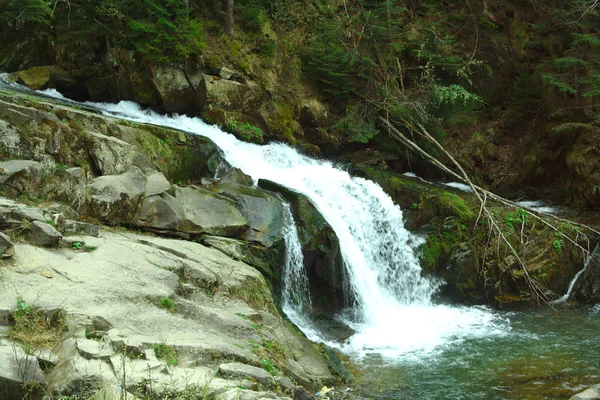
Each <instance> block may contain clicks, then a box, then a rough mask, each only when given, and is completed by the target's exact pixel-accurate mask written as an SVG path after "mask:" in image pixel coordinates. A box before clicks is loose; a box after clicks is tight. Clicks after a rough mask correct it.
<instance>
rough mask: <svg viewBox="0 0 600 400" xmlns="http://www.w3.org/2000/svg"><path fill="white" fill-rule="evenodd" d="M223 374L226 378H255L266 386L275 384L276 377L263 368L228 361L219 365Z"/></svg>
mask: <svg viewBox="0 0 600 400" xmlns="http://www.w3.org/2000/svg"><path fill="white" fill-rule="evenodd" d="M219 372H220V373H221V376H223V377H226V378H238V379H244V378H246V379H253V380H255V381H258V382H260V383H261V384H263V385H265V386H270V385H274V384H275V379H274V378H273V377H272V376H271V374H269V373H268V372H267V371H265V370H264V369H262V368H258V367H254V366H252V365H247V364H242V363H228V364H221V365H219Z"/></svg>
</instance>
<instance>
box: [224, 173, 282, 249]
mask: <svg viewBox="0 0 600 400" xmlns="http://www.w3.org/2000/svg"><path fill="white" fill-rule="evenodd" d="M213 190H214V191H215V192H217V193H219V194H222V195H224V196H227V197H229V198H231V199H233V200H235V201H236V203H237V204H239V206H240V209H241V211H242V214H243V215H244V217H245V218H246V219H247V220H248V224H249V226H250V229H249V230H248V231H247V232H246V233H244V236H243V238H244V239H245V240H247V241H249V242H254V243H259V244H261V245H263V246H265V247H272V246H274V245H276V244H277V243H279V242H281V241H282V240H283V228H284V226H285V221H284V218H283V213H284V211H283V205H282V203H281V200H280V199H279V198H278V197H276V196H273V195H272V194H270V193H268V192H266V191H264V190H262V189H259V188H256V187H252V186H243V185H239V184H236V183H233V182H226V181H225V182H223V181H219V182H217V184H215V186H214V188H213Z"/></svg>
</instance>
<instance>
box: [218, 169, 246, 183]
mask: <svg viewBox="0 0 600 400" xmlns="http://www.w3.org/2000/svg"><path fill="white" fill-rule="evenodd" d="M219 183H220V184H224V183H237V184H239V185H244V186H252V185H254V180H253V179H252V177H251V176H249V175H246V174H245V173H244V171H242V170H241V169H239V168H229V169H228V170H227V171H226V172H225V173H224V174H222V175H221V176H219Z"/></svg>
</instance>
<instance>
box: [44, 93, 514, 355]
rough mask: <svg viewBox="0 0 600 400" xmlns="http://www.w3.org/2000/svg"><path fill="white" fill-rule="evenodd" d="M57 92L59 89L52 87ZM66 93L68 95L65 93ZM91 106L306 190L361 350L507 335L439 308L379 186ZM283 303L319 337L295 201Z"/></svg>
mask: <svg viewBox="0 0 600 400" xmlns="http://www.w3.org/2000/svg"><path fill="white" fill-rule="evenodd" d="M47 94H48V95H50V96H53V95H54V96H56V94H55V93H47ZM61 97H62V96H61ZM87 105H89V106H92V107H95V108H97V109H99V110H102V111H103V112H104V113H107V114H109V115H116V116H119V117H120V118H124V119H128V120H132V121H137V122H142V123H151V124H156V125H161V126H165V127H171V128H175V129H180V130H183V131H186V132H190V133H193V134H198V135H202V136H206V137H208V138H209V139H211V140H212V141H214V142H215V143H216V144H217V145H218V146H219V147H220V148H221V149H222V151H223V153H224V156H225V159H226V160H227V161H228V162H229V163H230V164H231V165H232V166H234V167H238V168H240V169H241V170H243V171H244V172H245V173H247V174H249V175H250V176H252V178H253V179H254V180H255V181H256V180H258V179H261V178H262V179H268V180H271V181H274V182H277V183H279V184H281V185H283V186H286V187H288V188H290V189H293V190H296V191H298V192H300V193H303V194H304V195H306V196H307V197H308V198H309V199H310V200H311V201H312V202H313V204H314V205H315V206H316V207H317V208H318V210H319V211H320V212H321V214H322V215H323V216H324V217H325V219H326V220H327V222H328V223H329V224H330V225H331V226H332V228H333V229H334V230H335V232H336V234H337V236H338V239H339V242H340V248H341V254H342V257H343V261H344V264H345V268H346V271H345V272H346V276H347V277H348V280H349V283H350V287H351V290H352V294H353V298H354V301H355V304H354V305H353V315H352V316H351V318H349V319H348V321H346V322H347V323H348V324H349V325H350V326H351V327H352V328H353V329H354V330H355V331H356V334H355V335H353V336H352V337H351V338H350V339H349V340H348V341H347V343H346V344H345V345H344V347H345V349H346V350H348V351H352V352H354V353H356V354H358V355H362V354H366V353H367V352H375V353H379V354H382V355H384V356H389V357H399V356H402V355H406V354H410V353H413V352H415V351H418V352H420V353H422V352H423V351H429V350H433V349H435V348H437V347H439V346H440V345H443V344H447V343H450V342H455V341H461V340H463V339H465V338H468V337H481V336H486V335H494V334H498V333H502V332H505V331H507V330H508V329H509V327H508V326H507V325H506V322H505V321H504V320H500V319H499V318H498V317H496V316H494V314H492V313H490V312H489V311H488V310H486V309H483V308H459V307H447V306H434V305H432V303H431V297H432V295H433V294H434V293H435V291H436V290H437V288H438V286H439V282H437V281H435V280H432V279H426V278H424V277H422V276H421V268H420V266H419V263H418V257H417V255H416V252H415V249H416V247H417V246H418V245H419V244H421V243H422V239H419V238H418V237H416V236H415V235H412V234H411V233H410V232H409V231H407V230H406V229H405V228H404V224H403V221H402V211H401V210H400V208H399V207H397V206H395V205H394V203H393V201H392V200H391V198H390V197H389V196H388V195H386V194H385V193H384V192H383V190H382V189H381V188H380V187H379V186H378V185H376V184H375V183H373V182H371V181H368V180H365V179H362V178H356V177H351V176H350V175H349V174H348V173H347V172H345V171H342V170H340V169H337V168H335V167H334V166H333V165H332V164H331V163H329V162H325V161H317V160H313V159H310V158H308V157H305V156H303V155H301V154H299V153H298V152H296V151H295V150H294V149H292V148H290V147H288V146H285V145H283V144H269V145H266V146H258V145H255V144H250V143H245V142H241V141H238V140H237V139H236V138H235V137H234V136H233V135H230V134H227V133H225V132H222V131H221V130H219V129H218V128H217V127H215V126H210V125H207V124H205V123H204V122H203V121H201V120H200V119H198V118H190V117H186V116H175V117H168V116H161V115H158V114H156V113H154V112H151V111H147V110H142V108H141V107H140V106H139V105H137V104H135V103H131V102H121V103H119V104H97V103H94V104H92V103H87ZM286 219H288V230H287V231H286V232H285V241H286V247H287V251H288V253H287V257H286V271H285V273H284V274H285V277H284V280H285V281H287V282H288V284H286V287H285V293H284V294H283V307H284V311H285V312H286V313H287V314H288V316H289V317H290V318H291V319H292V320H293V321H294V322H296V323H297V325H298V326H300V327H301V328H302V329H303V330H304V331H305V332H306V333H307V334H308V335H309V337H311V338H313V339H317V338H318V332H316V331H315V330H314V328H313V327H312V324H311V323H310V319H309V317H308V316H307V313H308V312H309V311H310V302H309V301H310V300H309V296H308V294H307V293H305V292H304V291H306V290H307V287H308V282H307V279H306V275H305V274H304V273H303V271H302V253H301V249H300V243H299V242H298V236H297V233H296V232H295V229H289V227H295V225H293V219H292V216H291V212H290V211H289V208H286Z"/></svg>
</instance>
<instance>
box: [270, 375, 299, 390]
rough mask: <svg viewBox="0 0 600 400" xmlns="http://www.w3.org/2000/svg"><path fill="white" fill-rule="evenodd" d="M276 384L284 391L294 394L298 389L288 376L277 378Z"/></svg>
mask: <svg viewBox="0 0 600 400" xmlns="http://www.w3.org/2000/svg"><path fill="white" fill-rule="evenodd" d="M275 382H276V383H277V385H278V386H279V387H281V388H282V389H283V390H285V391H288V392H290V393H293V392H294V389H295V388H296V385H294V382H292V380H291V379H290V378H288V377H287V376H276V377H275Z"/></svg>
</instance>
